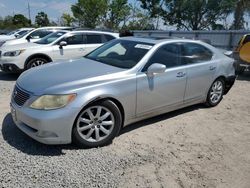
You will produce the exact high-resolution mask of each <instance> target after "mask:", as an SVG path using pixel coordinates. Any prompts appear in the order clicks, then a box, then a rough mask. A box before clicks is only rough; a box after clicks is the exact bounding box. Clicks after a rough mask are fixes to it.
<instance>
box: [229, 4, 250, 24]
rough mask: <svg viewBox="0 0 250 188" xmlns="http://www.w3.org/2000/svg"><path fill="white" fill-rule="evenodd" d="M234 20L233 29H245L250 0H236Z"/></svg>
mask: <svg viewBox="0 0 250 188" xmlns="http://www.w3.org/2000/svg"><path fill="white" fill-rule="evenodd" d="M234 7H235V9H234V22H233V25H232V27H231V29H244V24H245V19H244V15H245V13H246V11H249V10H250V1H249V0H235V6H234Z"/></svg>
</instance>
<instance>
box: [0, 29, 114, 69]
mask: <svg viewBox="0 0 250 188" xmlns="http://www.w3.org/2000/svg"><path fill="white" fill-rule="evenodd" d="M116 38H119V34H118V33H112V32H103V31H86V30H85V31H55V32H53V33H51V34H49V35H47V36H46V37H44V38H42V39H41V40H39V41H37V42H35V43H23V44H17V45H11V46H2V48H1V49H0V68H1V69H2V71H4V72H22V71H24V70H27V69H30V68H32V67H36V66H40V65H43V64H46V63H49V62H54V61H59V60H66V59H78V58H81V57H82V56H84V55H86V54H88V53H90V52H91V51H93V50H94V49H96V48H97V47H99V46H101V45H102V44H103V43H105V42H108V41H110V40H113V39H116Z"/></svg>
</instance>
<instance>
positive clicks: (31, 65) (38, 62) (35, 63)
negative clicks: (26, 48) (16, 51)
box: [27, 58, 48, 69]
mask: <svg viewBox="0 0 250 188" xmlns="http://www.w3.org/2000/svg"><path fill="white" fill-rule="evenodd" d="M46 63H48V61H47V60H46V59H44V58H34V59H31V60H30V61H29V62H28V63H27V69H31V68H34V67H38V66H41V65H44V64H46Z"/></svg>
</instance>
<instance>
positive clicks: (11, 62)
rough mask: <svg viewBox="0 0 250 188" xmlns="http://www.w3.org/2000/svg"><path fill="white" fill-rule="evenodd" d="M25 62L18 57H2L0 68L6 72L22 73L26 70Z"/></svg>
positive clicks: (0, 58)
mask: <svg viewBox="0 0 250 188" xmlns="http://www.w3.org/2000/svg"><path fill="white" fill-rule="evenodd" d="M23 64H24V63H23V61H22V60H21V59H20V57H19V56H17V57H4V56H1V57H0V68H1V70H2V71H4V72H17V73H19V72H22V70H23V69H24V65H23Z"/></svg>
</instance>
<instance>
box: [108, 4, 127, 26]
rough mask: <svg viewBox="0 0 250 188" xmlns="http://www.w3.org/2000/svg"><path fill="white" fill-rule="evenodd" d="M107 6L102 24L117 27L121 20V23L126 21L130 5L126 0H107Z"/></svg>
mask: <svg viewBox="0 0 250 188" xmlns="http://www.w3.org/2000/svg"><path fill="white" fill-rule="evenodd" d="M108 7H109V9H108V12H107V15H106V18H105V23H104V25H105V26H106V27H107V28H109V29H118V28H119V26H120V24H121V23H122V22H124V23H123V25H124V24H125V23H126V20H127V18H128V17H129V16H130V10H131V7H130V6H129V5H128V1H127V0H109V2H108Z"/></svg>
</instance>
